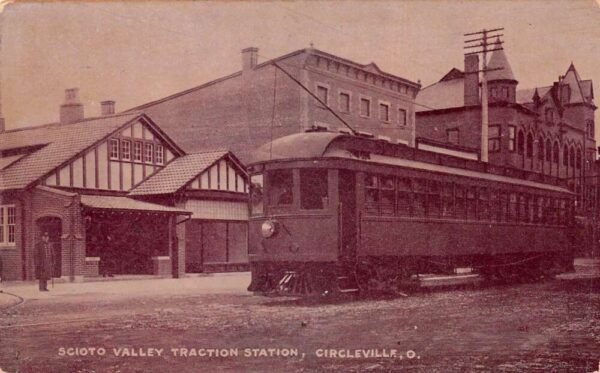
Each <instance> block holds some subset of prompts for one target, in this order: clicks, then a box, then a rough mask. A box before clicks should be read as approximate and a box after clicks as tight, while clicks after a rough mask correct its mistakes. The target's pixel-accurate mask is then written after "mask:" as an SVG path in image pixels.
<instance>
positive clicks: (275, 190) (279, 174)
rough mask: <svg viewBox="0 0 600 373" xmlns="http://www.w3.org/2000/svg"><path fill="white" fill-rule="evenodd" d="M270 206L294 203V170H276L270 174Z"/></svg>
mask: <svg viewBox="0 0 600 373" xmlns="http://www.w3.org/2000/svg"><path fill="white" fill-rule="evenodd" d="M268 180H269V205H270V206H283V205H291V204H292V203H293V201H294V200H293V186H294V177H293V174H292V170H275V171H271V172H269V174H268Z"/></svg>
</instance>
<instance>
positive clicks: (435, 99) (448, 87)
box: [415, 74, 465, 112]
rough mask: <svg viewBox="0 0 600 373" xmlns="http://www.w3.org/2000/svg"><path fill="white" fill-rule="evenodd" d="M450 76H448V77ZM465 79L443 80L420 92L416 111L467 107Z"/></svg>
mask: <svg viewBox="0 0 600 373" xmlns="http://www.w3.org/2000/svg"><path fill="white" fill-rule="evenodd" d="M447 75H448V74H446V76H447ZM464 82H465V80H464V79H463V78H456V79H451V80H441V81H439V82H437V83H434V84H432V85H430V86H428V87H425V88H423V89H422V90H420V91H419V93H418V94H417V98H416V103H417V104H418V105H415V111H417V112H421V111H430V110H440V109H449V108H455V107H463V106H465V94H464V85H465V83H464Z"/></svg>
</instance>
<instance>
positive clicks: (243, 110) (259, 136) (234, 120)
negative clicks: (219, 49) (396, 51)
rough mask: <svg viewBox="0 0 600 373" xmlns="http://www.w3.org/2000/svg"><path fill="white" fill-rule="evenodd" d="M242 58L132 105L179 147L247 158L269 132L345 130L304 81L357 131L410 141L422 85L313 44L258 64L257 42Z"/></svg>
mask: <svg viewBox="0 0 600 373" xmlns="http://www.w3.org/2000/svg"><path fill="white" fill-rule="evenodd" d="M241 57H242V58H241V67H242V69H241V71H238V72H236V73H233V74H231V75H228V76H225V77H222V78H219V79H216V80H214V81H211V82H208V83H206V84H202V85H200V86H197V87H194V88H191V89H189V90H186V91H183V92H179V93H175V94H173V95H171V96H168V97H165V98H162V99H159V100H156V101H153V102H149V103H146V104H143V105H140V106H138V107H136V108H133V109H131V110H133V111H136V110H143V111H144V112H145V113H147V114H148V115H150V116H151V117H152V118H154V119H155V120H156V121H157V122H158V123H160V124H161V128H162V129H163V130H164V131H165V132H166V133H167V134H168V135H169V136H170V137H171V138H172V139H174V140H175V141H176V142H177V143H178V144H179V145H180V146H181V147H182V148H183V149H184V150H185V151H188V152H195V151H202V150H203V149H206V148H214V147H223V148H227V149H231V150H232V151H233V152H234V153H235V154H236V155H238V156H239V158H240V160H241V161H242V162H247V161H248V156H249V154H250V153H251V152H252V151H253V150H254V149H256V148H257V147H258V146H260V145H262V144H264V143H267V142H269V141H271V140H272V139H275V138H279V137H282V136H286V135H289V134H293V133H300V132H304V131H305V130H307V129H309V128H312V127H314V126H319V127H326V128H328V129H331V130H337V129H347V128H346V127H345V126H344V125H343V124H342V123H341V122H340V121H339V120H338V119H336V118H335V117H334V116H333V115H332V113H331V112H329V111H328V110H327V109H326V108H325V107H324V106H323V105H322V104H320V103H319V102H318V101H317V100H315V98H314V97H311V95H310V94H309V93H308V92H307V91H306V90H304V89H303V88H302V86H304V87H305V88H306V89H307V90H308V91H310V92H311V93H312V94H314V95H316V96H317V97H319V99H321V100H322V101H323V102H325V103H327V105H328V106H330V107H331V108H332V109H333V110H334V111H335V112H336V113H337V114H338V115H340V116H341V117H342V118H343V119H344V120H345V121H347V122H348V123H349V124H350V125H351V126H352V127H353V128H355V129H356V130H358V131H363V132H369V133H371V134H373V135H375V136H381V137H382V138H384V139H386V140H389V141H392V142H396V143H403V144H409V145H411V146H414V135H415V133H414V98H415V96H416V95H417V92H418V90H419V88H420V84H418V83H414V82H412V81H410V80H407V79H404V78H401V77H399V76H395V75H392V74H389V73H386V72H384V71H382V70H381V69H380V68H379V67H378V66H377V65H376V64H375V63H369V64H360V63H357V62H353V61H350V60H347V59H344V58H341V57H338V56H335V55H332V54H329V53H326V52H323V51H319V50H317V49H314V48H307V49H301V50H298V51H295V52H292V53H289V54H286V55H284V56H280V57H277V58H275V59H271V60H267V61H265V62H263V63H258V58H259V54H258V49H257V48H246V49H244V50H243V51H242V53H241ZM275 64H277V65H279V66H280V67H281V68H283V69H284V70H285V71H286V72H287V73H289V74H290V75H291V76H292V77H293V79H296V80H297V81H298V82H295V81H294V80H293V79H292V78H290V77H289V76H287V75H286V74H285V73H284V72H283V71H281V70H280V69H278V68H277V67H276V66H275ZM299 83H300V84H299Z"/></svg>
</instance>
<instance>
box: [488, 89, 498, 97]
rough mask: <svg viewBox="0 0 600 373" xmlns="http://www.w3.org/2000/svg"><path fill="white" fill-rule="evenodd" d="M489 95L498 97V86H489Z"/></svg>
mask: <svg viewBox="0 0 600 373" xmlns="http://www.w3.org/2000/svg"><path fill="white" fill-rule="evenodd" d="M490 96H492V97H494V98H496V97H498V88H496V87H492V88H490Z"/></svg>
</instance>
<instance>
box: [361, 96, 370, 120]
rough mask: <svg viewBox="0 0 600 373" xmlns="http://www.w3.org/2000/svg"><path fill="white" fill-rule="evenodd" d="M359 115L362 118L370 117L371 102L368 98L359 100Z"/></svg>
mask: <svg viewBox="0 0 600 373" xmlns="http://www.w3.org/2000/svg"><path fill="white" fill-rule="evenodd" d="M360 115H362V116H363V117H370V116H371V100H369V99H368V98H361V99H360Z"/></svg>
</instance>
